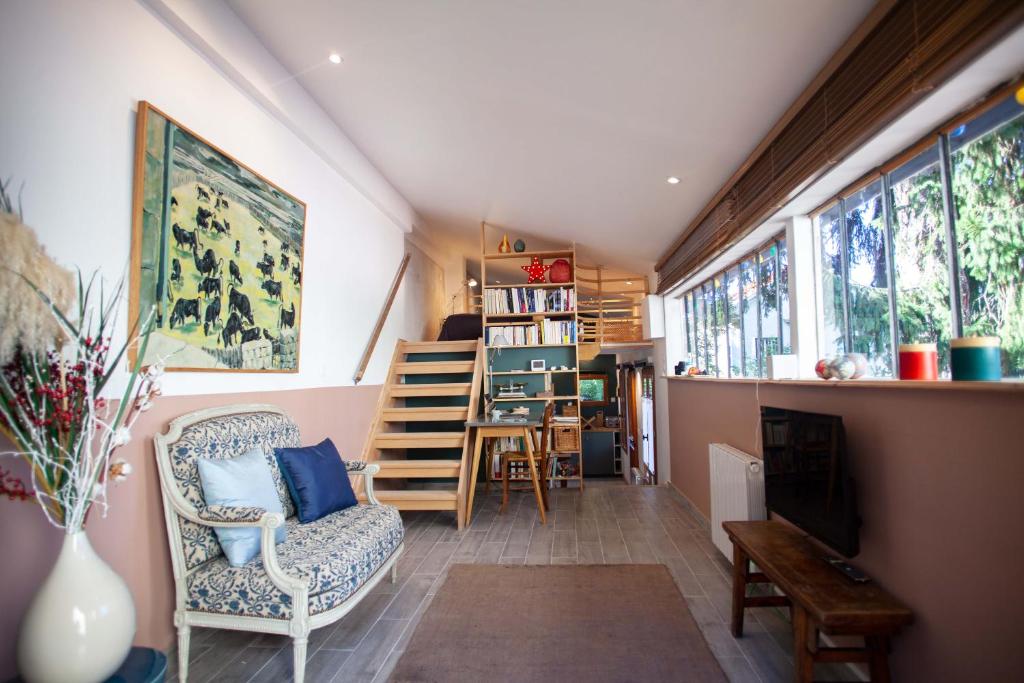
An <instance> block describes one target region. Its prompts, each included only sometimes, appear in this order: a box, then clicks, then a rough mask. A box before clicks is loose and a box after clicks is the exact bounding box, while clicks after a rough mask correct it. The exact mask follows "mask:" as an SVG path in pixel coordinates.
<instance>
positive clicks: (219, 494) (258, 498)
mask: <svg viewBox="0 0 1024 683" xmlns="http://www.w3.org/2000/svg"><path fill="white" fill-rule="evenodd" d="M197 465H198V467H199V481H200V483H202V485H203V498H204V499H205V500H206V504H207V505H226V506H229V507H260V508H263V509H264V510H266V511H267V512H280V513H281V514H282V515H283V514H284V506H283V505H281V499H280V498H279V497H278V496H277V487H276V486H274V475H273V474H272V473H271V471H270V463H268V462H267V458H266V456H264V455H263V451H262V450H260V449H259V448H254V449H252V450H251V451H249V452H248V453H246V454H245V455H241V456H239V457H237V458H216V459H215V458H199V460H198V461H197ZM214 531H215V532H216V534H217V540H218V541H219V542H220V547H221V548H222V549H223V550H224V554H225V555H227V558H228V562H229V563H230V564H231V566H232V567H241V566H242V565H244V564H246V563H248V562H249V560H251V559H252V558H254V557H256V556H257V555H258V554H259V552H260V532H261V531H262V529H259V528H258V527H248V528H240V527H236V528H231V527H214ZM274 538H275V539H276V541H277V542H278V543H284V539H285V528H284V527H283V526H280V527H278V528H277V529H275V534H274Z"/></svg>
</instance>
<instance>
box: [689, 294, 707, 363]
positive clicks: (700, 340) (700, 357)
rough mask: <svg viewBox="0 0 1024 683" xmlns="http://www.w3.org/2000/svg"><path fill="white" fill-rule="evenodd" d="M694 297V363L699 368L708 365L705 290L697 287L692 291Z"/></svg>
mask: <svg viewBox="0 0 1024 683" xmlns="http://www.w3.org/2000/svg"><path fill="white" fill-rule="evenodd" d="M690 294H691V296H692V297H693V311H694V320H695V323H694V327H693V329H694V337H693V354H692V355H693V365H694V366H696V367H697V368H698V369H704V368H706V367H707V366H708V359H707V355H706V354H705V352H706V351H707V345H706V340H707V336H706V334H707V327H706V326H705V325H704V293H703V290H700V289H695V290H693V291H692V292H690Z"/></svg>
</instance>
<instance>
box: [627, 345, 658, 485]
mask: <svg viewBox="0 0 1024 683" xmlns="http://www.w3.org/2000/svg"><path fill="white" fill-rule="evenodd" d="M618 369H619V401H620V402H621V405H622V414H623V418H624V421H625V422H624V424H623V435H624V436H623V440H622V446H623V450H624V451H625V459H626V460H627V462H628V463H629V476H628V477H627V478H628V480H629V481H630V483H633V484H643V485H655V484H657V483H658V464H657V449H656V443H655V430H656V424H655V416H654V415H655V408H654V406H655V391H654V366H653V365H651V364H650V363H648V362H646V361H642V362H633V363H621V364H620V365H619V366H618Z"/></svg>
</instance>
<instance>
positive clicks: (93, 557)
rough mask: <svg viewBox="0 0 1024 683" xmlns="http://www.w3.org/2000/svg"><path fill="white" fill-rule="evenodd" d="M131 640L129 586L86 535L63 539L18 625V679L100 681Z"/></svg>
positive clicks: (65, 682) (63, 682) (114, 666)
mask: <svg viewBox="0 0 1024 683" xmlns="http://www.w3.org/2000/svg"><path fill="white" fill-rule="evenodd" d="M134 637H135V606H134V605H133V604H132V595H131V592H129V590H128V586H127V585H126V584H125V582H124V580H123V579H122V578H121V577H120V576H118V575H117V573H116V572H114V570H113V569H111V568H110V566H109V565H108V564H107V563H106V562H104V561H103V560H102V559H101V558H100V556H99V555H97V554H96V552H95V551H94V550H93V549H92V545H90V543H89V538H88V536H86V535H85V531H77V532H75V533H69V534H67V535H66V536H65V537H64V545H63V546H62V547H61V550H60V555H59V556H58V557H57V564H56V565H54V567H53V571H51V572H50V575H49V576H48V577H47V578H46V581H45V582H44V583H43V585H42V587H41V588H40V589H39V592H38V593H36V596H35V597H34V598H33V599H32V604H31V605H29V608H28V612H27V613H26V614H25V620H24V621H23V622H22V625H21V633H20V634H19V637H18V669H19V671H20V673H21V675H22V677H23V678H24V679H25V680H26V681H28V682H29V683H98V682H99V681H104V680H106V679H107V678H108V677H109V676H110V675H111V674H113V673H114V672H115V671H116V670H117V668H118V667H119V666H120V665H121V663H122V662H124V659H125V657H127V656H128V651H129V650H130V649H131V646H132V639H133V638H134Z"/></svg>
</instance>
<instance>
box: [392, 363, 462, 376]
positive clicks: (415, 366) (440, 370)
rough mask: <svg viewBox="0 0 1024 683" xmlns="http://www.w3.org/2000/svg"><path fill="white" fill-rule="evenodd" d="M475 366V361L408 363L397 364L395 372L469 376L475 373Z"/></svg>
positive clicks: (400, 373)
mask: <svg viewBox="0 0 1024 683" xmlns="http://www.w3.org/2000/svg"><path fill="white" fill-rule="evenodd" d="M474 365H475V363H474V361H471V360H444V361H423V362H421V363H416V362H408V363H396V364H395V371H396V372H397V373H398V374H399V375H444V374H448V373H455V372H458V373H463V374H468V373H470V372H473V366H474Z"/></svg>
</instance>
